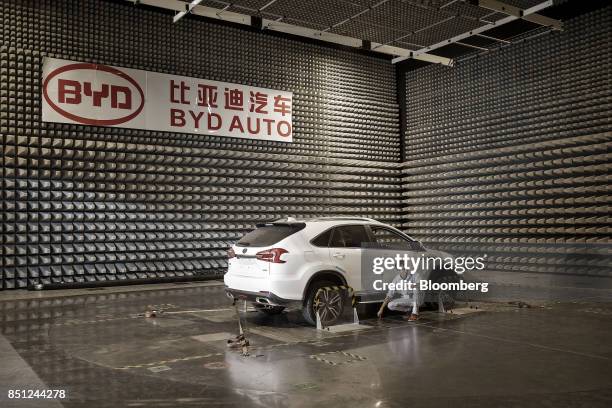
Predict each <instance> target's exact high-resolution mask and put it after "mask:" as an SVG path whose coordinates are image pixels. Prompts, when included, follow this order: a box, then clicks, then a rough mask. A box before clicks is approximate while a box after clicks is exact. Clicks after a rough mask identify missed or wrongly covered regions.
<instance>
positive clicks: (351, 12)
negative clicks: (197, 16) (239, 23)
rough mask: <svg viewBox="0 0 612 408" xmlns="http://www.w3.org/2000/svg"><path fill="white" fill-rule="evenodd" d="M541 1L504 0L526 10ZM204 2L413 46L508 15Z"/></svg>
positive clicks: (408, 7) (319, 3)
mask: <svg viewBox="0 0 612 408" xmlns="http://www.w3.org/2000/svg"><path fill="white" fill-rule="evenodd" d="M542 1H543V0H504V2H505V3H507V4H510V5H514V6H517V7H520V8H523V9H525V8H529V7H531V6H534V5H536V4H539V3H541V2H542ZM186 2H188V1H186ZM200 5H203V6H208V7H213V8H218V9H220V10H222V9H225V10H228V11H233V12H236V13H242V14H248V15H252V16H260V17H262V18H265V19H269V20H279V21H282V22H285V23H288V24H293V25H296V26H301V27H307V28H312V29H315V30H321V31H327V32H331V33H335V34H341V35H345V36H348V37H353V38H358V39H362V40H369V41H372V42H377V43H381V44H384V45H391V46H395V47H399V48H405V49H409V50H418V49H420V48H423V47H426V46H428V45H432V44H435V43H438V42H440V41H444V40H446V39H448V38H451V37H453V36H455V35H458V34H462V33H464V32H467V31H470V30H472V29H474V28H477V27H480V26H483V25H485V24H487V23H488V22H494V21H497V20H500V19H502V18H504V17H506V14H501V13H495V12H491V11H490V10H486V9H484V8H481V7H478V6H476V5H471V4H469V2H467V1H465V0H231V1H230V0H227V1H225V0H204V1H202V2H201V3H200Z"/></svg>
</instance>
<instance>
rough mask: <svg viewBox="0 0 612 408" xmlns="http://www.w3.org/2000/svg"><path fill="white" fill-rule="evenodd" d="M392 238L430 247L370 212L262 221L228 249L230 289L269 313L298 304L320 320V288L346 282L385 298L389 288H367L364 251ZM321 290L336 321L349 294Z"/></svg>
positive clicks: (362, 295)
mask: <svg viewBox="0 0 612 408" xmlns="http://www.w3.org/2000/svg"><path fill="white" fill-rule="evenodd" d="M390 242H391V243H396V244H400V245H406V246H407V247H408V248H409V249H410V250H413V251H420V252H427V251H426V250H425V248H424V247H423V246H422V245H421V244H420V243H419V242H418V241H416V240H414V239H412V238H410V237H409V236H407V235H406V234H404V233H402V232H401V231H399V230H398V229H396V228H393V227H391V226H388V225H385V224H383V223H380V222H378V221H375V220H372V219H369V218H344V217H330V218H315V219H310V220H304V221H298V220H295V219H293V218H288V219H286V220H279V221H274V222H271V223H267V224H260V225H258V226H257V229H255V230H254V231H252V232H249V233H248V234H246V235H245V236H244V237H242V239H240V240H239V241H238V242H237V243H236V244H235V245H233V246H232V247H231V248H230V249H229V250H228V258H229V260H228V270H227V273H226V274H225V276H224V281H225V285H226V291H227V293H228V295H230V296H231V297H233V298H238V299H246V300H248V301H251V302H253V303H254V305H255V306H256V307H257V308H258V309H259V310H261V311H262V312H265V313H268V314H276V313H280V312H282V310H283V309H284V308H285V307H287V306H289V305H293V304H297V305H299V306H301V307H302V310H303V314H304V318H305V319H306V321H308V322H309V323H310V324H315V322H316V315H315V311H314V300H315V299H314V297H315V294H316V293H317V291H318V289H319V288H322V287H326V286H338V285H346V286H350V287H352V288H353V289H354V290H355V292H356V295H357V297H358V299H360V300H362V301H364V302H365V301H366V300H364V299H367V301H382V298H384V293H381V292H367V291H364V290H363V288H362V285H361V255H362V250H363V249H362V248H363V246H364V244H366V245H367V243H385V244H387V243H390ZM320 296H321V299H320V300H321V305H323V307H324V308H325V310H322V311H321V319H322V320H323V323H325V324H330V323H333V321H335V320H336V319H337V317H338V316H339V315H340V313H341V312H342V310H343V307H344V304H343V302H344V297H342V296H338V294H337V293H335V292H322V293H321V294H320ZM327 296H329V298H328V297H327Z"/></svg>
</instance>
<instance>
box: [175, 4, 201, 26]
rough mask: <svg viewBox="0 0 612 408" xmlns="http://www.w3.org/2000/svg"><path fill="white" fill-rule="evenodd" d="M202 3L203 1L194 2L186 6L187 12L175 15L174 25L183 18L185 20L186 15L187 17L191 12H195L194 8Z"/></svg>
mask: <svg viewBox="0 0 612 408" xmlns="http://www.w3.org/2000/svg"><path fill="white" fill-rule="evenodd" d="M201 2H202V0H193V1H192V2H191V3H189V4H185V11H181V12H179V13H176V14H175V15H174V18H173V19H172V22H173V23H176V22H177V21H179V20H180V19H181V18H183V17H184V16H185V15H187V14H188V13H190V12H191V10H193V8H194V7H195V6H197V5H198V4H200V3H201Z"/></svg>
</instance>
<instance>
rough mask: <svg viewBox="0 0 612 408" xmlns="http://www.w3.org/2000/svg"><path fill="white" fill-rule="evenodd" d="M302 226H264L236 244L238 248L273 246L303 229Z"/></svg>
mask: <svg viewBox="0 0 612 408" xmlns="http://www.w3.org/2000/svg"><path fill="white" fill-rule="evenodd" d="M304 227H305V225H304V224H279V225H264V226H261V227H258V228H257V229H256V230H254V231H251V232H249V233H248V234H246V235H245V236H244V237H242V238H241V239H240V241H238V242H237V243H236V245H238V246H249V247H265V246H270V245H274V244H276V243H277V242H279V241H280V240H282V239H285V238H287V237H288V236H289V235H292V234H295V233H296V232H298V231H299V230H302V229H304Z"/></svg>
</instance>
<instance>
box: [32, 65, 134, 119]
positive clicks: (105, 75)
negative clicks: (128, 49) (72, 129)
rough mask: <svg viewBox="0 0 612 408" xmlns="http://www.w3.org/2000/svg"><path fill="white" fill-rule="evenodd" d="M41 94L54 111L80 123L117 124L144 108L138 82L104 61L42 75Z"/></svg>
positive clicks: (73, 66)
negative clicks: (102, 63)
mask: <svg viewBox="0 0 612 408" xmlns="http://www.w3.org/2000/svg"><path fill="white" fill-rule="evenodd" d="M88 71H94V72H93V74H92V72H88ZM51 90H52V91H51ZM43 96H44V98H45V100H46V101H47V103H48V104H49V106H51V108H53V110H55V111H56V112H57V113H59V114H60V115H62V116H64V117H66V118H68V119H71V120H73V121H75V122H78V123H82V124H84V125H95V126H112V125H118V124H121V123H125V122H128V121H130V120H132V119H134V118H135V117H136V116H138V114H139V113H140V112H141V111H142V109H143V108H144V92H143V91H142V88H141V87H140V85H139V84H138V82H136V81H135V80H134V79H133V78H132V77H130V76H129V75H127V74H126V73H125V72H121V71H119V70H118V69H116V68H113V67H109V66H106V65H96V64H86V63H77V64H70V65H65V66H63V67H60V68H57V69H55V70H53V71H51V72H50V73H49V74H48V75H47V77H46V78H45V81H44V83H43Z"/></svg>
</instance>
